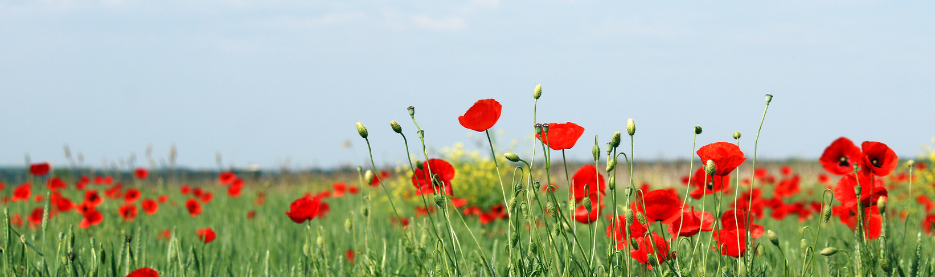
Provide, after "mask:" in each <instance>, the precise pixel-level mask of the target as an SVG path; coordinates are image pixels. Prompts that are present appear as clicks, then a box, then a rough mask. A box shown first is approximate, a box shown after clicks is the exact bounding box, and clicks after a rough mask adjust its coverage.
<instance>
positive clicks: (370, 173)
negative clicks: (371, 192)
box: [364, 170, 373, 185]
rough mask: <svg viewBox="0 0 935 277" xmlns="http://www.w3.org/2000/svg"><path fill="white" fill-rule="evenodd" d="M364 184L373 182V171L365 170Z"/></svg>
mask: <svg viewBox="0 0 935 277" xmlns="http://www.w3.org/2000/svg"><path fill="white" fill-rule="evenodd" d="M364 184H368V185H369V184H373V171H370V170H367V172H365V173H364Z"/></svg>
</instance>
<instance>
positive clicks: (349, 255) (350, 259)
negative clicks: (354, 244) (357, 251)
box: [344, 250, 354, 263]
mask: <svg viewBox="0 0 935 277" xmlns="http://www.w3.org/2000/svg"><path fill="white" fill-rule="evenodd" d="M344 257H345V258H347V262H348V263H354V250H347V251H345V252H344Z"/></svg>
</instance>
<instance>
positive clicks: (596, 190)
mask: <svg viewBox="0 0 935 277" xmlns="http://www.w3.org/2000/svg"><path fill="white" fill-rule="evenodd" d="M571 182H572V188H573V189H574V197H575V202H581V200H582V199H584V197H588V198H590V200H591V202H592V203H597V202H598V200H599V198H601V197H600V196H603V195H604V190H606V186H605V185H604V176H601V175H600V174H598V173H597V168H596V167H594V165H592V164H586V165H584V166H582V167H581V168H579V169H578V171H577V172H575V175H573V176H572V177H571ZM585 187H587V189H585Z"/></svg>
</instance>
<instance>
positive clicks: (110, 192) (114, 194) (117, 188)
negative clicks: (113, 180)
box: [104, 183, 123, 199]
mask: <svg viewBox="0 0 935 277" xmlns="http://www.w3.org/2000/svg"><path fill="white" fill-rule="evenodd" d="M121 196H123V184H121V183H117V184H116V185H114V186H113V187H110V188H109V189H107V190H105V191H104V197H107V198H110V199H117V198H120V197H121Z"/></svg>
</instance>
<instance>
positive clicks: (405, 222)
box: [390, 217, 409, 228]
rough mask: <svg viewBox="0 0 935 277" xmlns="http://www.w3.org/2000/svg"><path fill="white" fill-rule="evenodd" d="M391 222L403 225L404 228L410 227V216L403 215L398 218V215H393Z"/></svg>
mask: <svg viewBox="0 0 935 277" xmlns="http://www.w3.org/2000/svg"><path fill="white" fill-rule="evenodd" d="M390 224H393V225H396V224H399V225H402V226H403V228H408V227H409V218H406V217H403V218H399V219H397V218H396V217H391V218H390Z"/></svg>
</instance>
